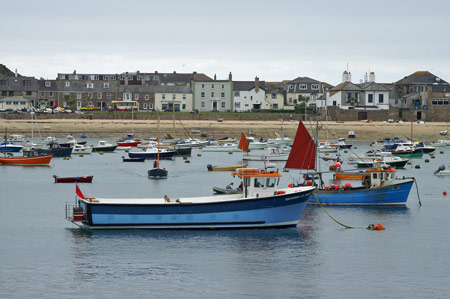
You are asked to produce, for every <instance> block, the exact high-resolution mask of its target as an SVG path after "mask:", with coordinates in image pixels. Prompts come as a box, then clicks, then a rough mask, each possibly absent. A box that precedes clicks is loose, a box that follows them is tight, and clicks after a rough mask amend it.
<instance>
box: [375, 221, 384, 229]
mask: <svg viewBox="0 0 450 299" xmlns="http://www.w3.org/2000/svg"><path fill="white" fill-rule="evenodd" d="M373 230H384V226H383V224H381V223H380V222H377V224H375V225H374V226H373Z"/></svg>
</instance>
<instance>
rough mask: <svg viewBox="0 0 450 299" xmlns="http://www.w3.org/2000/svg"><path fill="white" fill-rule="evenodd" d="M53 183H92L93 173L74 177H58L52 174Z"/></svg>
mask: <svg viewBox="0 0 450 299" xmlns="http://www.w3.org/2000/svg"><path fill="white" fill-rule="evenodd" d="M53 178H54V179H55V183H92V179H93V178H94V176H93V175H87V176H75V177H59V176H57V175H54V176H53Z"/></svg>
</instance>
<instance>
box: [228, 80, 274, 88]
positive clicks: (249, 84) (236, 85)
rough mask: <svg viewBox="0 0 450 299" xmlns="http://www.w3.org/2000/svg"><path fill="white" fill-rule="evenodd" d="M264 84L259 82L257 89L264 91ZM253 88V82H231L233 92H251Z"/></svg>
mask: <svg viewBox="0 0 450 299" xmlns="http://www.w3.org/2000/svg"><path fill="white" fill-rule="evenodd" d="M265 86H266V82H265V81H259V88H261V89H263V90H266V89H265ZM253 88H255V81H233V90H251V89H253Z"/></svg>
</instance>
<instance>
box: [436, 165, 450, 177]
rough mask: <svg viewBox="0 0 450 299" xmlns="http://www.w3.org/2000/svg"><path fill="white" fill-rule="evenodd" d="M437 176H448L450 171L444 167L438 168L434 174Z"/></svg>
mask: <svg viewBox="0 0 450 299" xmlns="http://www.w3.org/2000/svg"><path fill="white" fill-rule="evenodd" d="M434 174H435V175H437V176H450V169H447V168H446V167H445V165H441V166H439V168H438V169H437V170H436V171H435V172H434Z"/></svg>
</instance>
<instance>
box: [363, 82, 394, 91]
mask: <svg viewBox="0 0 450 299" xmlns="http://www.w3.org/2000/svg"><path fill="white" fill-rule="evenodd" d="M358 85H359V86H360V87H361V88H362V89H364V90H376V91H390V90H391V89H390V88H387V87H385V86H384V85H383V84H379V83H375V82H366V83H363V84H358Z"/></svg>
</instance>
